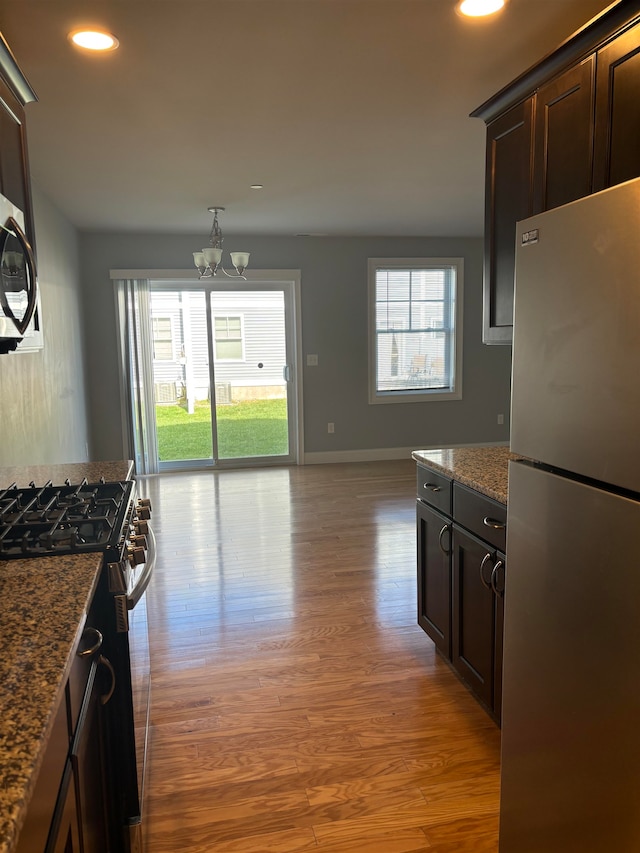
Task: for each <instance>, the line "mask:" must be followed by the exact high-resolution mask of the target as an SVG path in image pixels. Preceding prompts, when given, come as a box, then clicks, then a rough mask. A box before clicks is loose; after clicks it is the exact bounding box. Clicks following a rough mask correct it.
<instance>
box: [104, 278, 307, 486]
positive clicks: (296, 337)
mask: <svg viewBox="0 0 640 853" xmlns="http://www.w3.org/2000/svg"><path fill="white" fill-rule="evenodd" d="M109 276H110V278H111V279H112V280H113V281H114V286H115V287H116V300H117V299H118V291H117V282H118V281H122V280H124V281H127V280H134V279H135V280H138V281H139V280H146V281H147V282H151V281H156V282H158V281H160V282H163V283H164V282H166V283H167V284H169V282H175V283H176V285H180V284H183V285H184V284H193V285H194V286H196V287H198V286H201V287H204V288H205V289H206V287H207V285H208V283H210V282H207V280H205V281H202V282H201V281H200V279H199V278H198V275H197V273H196V272H195V270H175V269H172V270H166V269H165V270H158V269H112V270H110V271H109ZM245 276H246V281H242V280H240V282H238V284H240V286H241V288H242V289H246V290H250V289H251V287H252V285H259V284H263V285H269V284H273V285H277V286H282V285H283V284H287V285H289V288H290V292H291V297H292V301H293V310H292V312H291V313H292V321H293V325H294V328H293V330H292V335H291V344H292V362H293V374H294V375H293V378H292V384H293V385H294V389H295V394H294V396H295V400H294V401H293V403H294V412H293V418H294V422H295V427H296V428H295V430H294V432H295V435H294V436H293V437H292V439H293V445H294V446H293V448H292V454H291V455H292V459H291V460H289V461H288V462H286V463H281V464H288V465H292V464H293V465H300V464H302V463H303V460H304V416H303V413H304V405H303V370H302V310H301V271H300V270H295V269H284V270H282V269H278V270H246V271H245ZM218 285H223V286H224V287H225V289H226V287H227V286H229V289H232V288H233V282H232V281H231V279H229V280H228V281H227V280H224V281H223V280H222V279H221V280H220V281H216V286H218ZM121 339H122V335H120V338H119V341H120V343H121ZM121 349H122V347H121ZM128 371H129V366H128V364H127V360H126V353H124V352H121V353H120V372H121V376H120V397H121V400H120V404H121V411H122V425H123V435H122V439H123V446H124V448H125V451H126V453H127V454H128V457H129V458H130V459H136V449H135V447H134V446H133V433H134V430H133V428H132V425H131V395H130V382H129V380H128ZM260 464H261V463H260V460H259V458H258V459H255V458H252V459H251V460H250V461H247V462H246V463H244V464H243V460H242V459H240V460H235V459H234V460H233V462H232V463H229V464H226V463H225V462H224V460H223V461H219V460H218V461H216V462H215V463H212V464H211V465H203V464H202V463H199V464H198V465H197V468H198V469H200V470H202V469H209V468H213V469H221V468H224V467H234V468H241V467H258V466H260ZM263 464H265V465H275V464H278V463H277V462H273V461H272V460H269V462H265V463H263ZM191 467H196V466H191V465H188V466H183V469H182V470H188V469H189V468H191ZM138 473H148V472H145V471H138Z"/></svg>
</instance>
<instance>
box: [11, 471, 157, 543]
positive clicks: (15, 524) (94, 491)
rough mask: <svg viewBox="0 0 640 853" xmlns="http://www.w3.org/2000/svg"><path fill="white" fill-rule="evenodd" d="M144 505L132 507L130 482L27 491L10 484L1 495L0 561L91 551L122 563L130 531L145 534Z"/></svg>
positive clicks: (47, 486)
mask: <svg viewBox="0 0 640 853" xmlns="http://www.w3.org/2000/svg"><path fill="white" fill-rule="evenodd" d="M144 503H145V502H140V501H138V503H137V505H135V506H134V504H135V484H134V482H133V481H132V480H127V481H124V482H113V483H107V482H105V481H104V480H102V481H101V482H99V483H89V482H87V480H83V481H82V482H81V483H79V484H77V485H72V484H71V483H69V482H68V481H67V482H66V483H65V484H64V485H62V486H54V485H53V484H52V483H51V482H49V483H46V484H45V485H44V486H36V485H35V484H34V483H31V484H30V486H29V487H28V488H19V487H18V486H16V485H15V484H14V485H12V486H10V487H9V488H8V489H5V490H4V491H0V560H11V559H17V558H29V557H44V556H59V555H64V554H80V553H87V552H91V551H104V552H106V553H108V554H109V558H113V559H120V556H121V554H122V551H123V548H124V546H125V543H126V544H128V545H131V535H132V532H134V531H132V530H131V527H132V525H133V524H134V523H135V525H136V528H137V529H136V530H135V533H139V534H144V533H145V532H146V531H145V529H144V526H145V525H144V520H145V519H148V518H149V516H150V508H149V507H148V506H144V505H143V504H144ZM134 516H135V521H134ZM134 544H135V543H134ZM109 552H111V553H109Z"/></svg>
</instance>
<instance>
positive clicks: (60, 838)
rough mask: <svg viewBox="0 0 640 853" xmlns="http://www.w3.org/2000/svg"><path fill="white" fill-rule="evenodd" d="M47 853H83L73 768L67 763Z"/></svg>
mask: <svg viewBox="0 0 640 853" xmlns="http://www.w3.org/2000/svg"><path fill="white" fill-rule="evenodd" d="M47 853H82V847H81V843H80V832H79V829H78V810H77V807H76V790H75V779H74V774H73V767H72V765H71V762H70V761H68V762H67V766H66V768H65V772H64V775H63V777H62V785H61V787H60V796H59V798H58V805H57V807H56V812H55V814H54V818H53V821H52V824H51V835H50V836H49V843H48V844H47Z"/></svg>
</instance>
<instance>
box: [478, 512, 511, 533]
mask: <svg viewBox="0 0 640 853" xmlns="http://www.w3.org/2000/svg"><path fill="white" fill-rule="evenodd" d="M482 523H483V524H484V526H485V527H492V528H493V529H494V530H506V527H507V525H506V523H505V522H504V521H498V519H497V518H491V516H490V515H485V517H484V518H483V519H482Z"/></svg>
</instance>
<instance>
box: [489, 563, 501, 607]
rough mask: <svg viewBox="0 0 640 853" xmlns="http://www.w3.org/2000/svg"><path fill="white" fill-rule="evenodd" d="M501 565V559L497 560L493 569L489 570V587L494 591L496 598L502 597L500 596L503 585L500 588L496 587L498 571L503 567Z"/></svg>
mask: <svg viewBox="0 0 640 853" xmlns="http://www.w3.org/2000/svg"><path fill="white" fill-rule="evenodd" d="M503 565H504V563H503V562H502V560H498V562H497V563H496V564H495V566H494V567H493V571H492V572H491V589H492V590H493V591H494V593H495V595H497V596H498V598H502V596H503V595H504V587H503V588H502V589H498V581H497V577H498V572H499V571H500V569H501V568H502V567H503Z"/></svg>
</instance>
